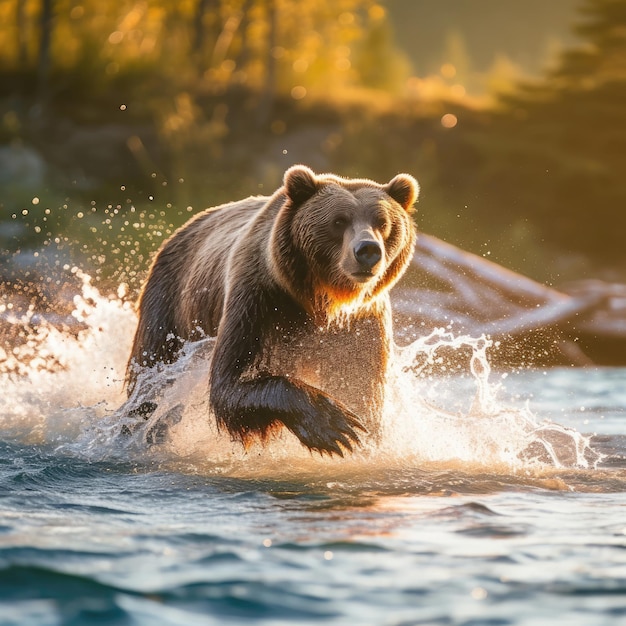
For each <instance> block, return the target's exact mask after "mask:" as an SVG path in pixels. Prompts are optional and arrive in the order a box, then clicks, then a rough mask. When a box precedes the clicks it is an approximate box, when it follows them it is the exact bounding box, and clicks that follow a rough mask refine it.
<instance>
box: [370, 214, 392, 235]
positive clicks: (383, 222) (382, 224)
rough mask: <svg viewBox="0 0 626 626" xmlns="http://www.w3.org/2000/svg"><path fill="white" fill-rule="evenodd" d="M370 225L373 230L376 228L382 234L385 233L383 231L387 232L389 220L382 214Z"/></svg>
mask: <svg viewBox="0 0 626 626" xmlns="http://www.w3.org/2000/svg"><path fill="white" fill-rule="evenodd" d="M372 226H373V227H374V230H377V231H378V232H380V233H382V234H383V235H385V233H387V234H389V222H388V221H387V219H386V218H385V217H383V216H380V217H377V218H376V219H375V220H374V223H373V224H372Z"/></svg>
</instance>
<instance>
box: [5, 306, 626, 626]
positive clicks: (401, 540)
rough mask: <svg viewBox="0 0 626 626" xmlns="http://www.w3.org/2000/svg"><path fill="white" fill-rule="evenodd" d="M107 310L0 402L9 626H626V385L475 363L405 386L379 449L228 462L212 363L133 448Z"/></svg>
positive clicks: (55, 344)
mask: <svg viewBox="0 0 626 626" xmlns="http://www.w3.org/2000/svg"><path fill="white" fill-rule="evenodd" d="M92 296H93V297H92V299H91V300H89V299H87V300H85V301H84V302H82V304H81V303H79V305H80V306H79V309H81V311H82V316H79V317H81V319H83V320H87V322H88V326H89V328H88V330H87V331H85V332H84V333H82V334H79V336H78V337H75V336H72V335H64V334H63V333H60V334H59V333H54V332H52V331H47V332H44V333H42V332H40V331H38V332H39V334H36V333H35V331H33V333H35V334H33V335H32V337H31V338H30V341H31V346H30V348H28V350H26V348H24V349H20V350H17V351H16V352H15V353H14V355H13V357H14V359H15V360H14V362H12V364H11V363H10V364H11V367H8V368H7V372H6V373H4V374H3V375H2V378H1V380H0V382H1V383H2V389H3V391H4V393H3V397H2V398H1V399H0V624H2V625H9V624H10V625H19V626H30V625H60V624H67V625H70V624H71V625H82V624H111V625H112V624H116V625H117V624H120V625H133V626H135V625H146V626H148V625H150V626H152V625H156V626H158V625H196V624H197V625H212V624H220V625H222V624H265V625H268V626H269V625H278V624H281V625H282V624H329V625H330V624H332V625H335V624H336V625H340V624H345V625H354V624H359V625H360V624H362V625H370V624H371V625H388V626H409V625H417V624H429V625H430V624H433V625H435V624H436V625H452V624H455V625H456V624H459V625H461V624H463V625H467V626H469V625H483V624H484V625H494V626H495V625H505V624H507V625H508V624H511V625H529V626H530V625H532V626H537V625H542V626H543V625H546V624H550V625H557V624H559V625H560V624H563V625H567V626H572V625H574V626H576V625H581V626H582V625H585V626H587V625H590V624H593V625H594V626H602V625H618V624H626V469H625V468H626V463H624V458H623V455H624V454H625V451H626V443H624V441H625V440H626V384H625V383H626V370H624V369H585V370H582V369H554V370H541V371H539V370H531V371H522V372H499V371H492V372H490V371H489V370H488V365H487V366H485V363H484V362H483V361H482V358H483V356H482V355H481V353H480V350H481V345H478V344H477V345H478V348H477V349H478V354H477V356H476V358H477V359H478V361H477V362H475V363H473V364H467V367H466V368H465V370H464V371H459V370H458V368H457V369H456V370H455V373H454V374H450V373H449V372H450V369H451V368H445V369H444V370H443V371H442V373H440V374H438V373H437V372H433V371H432V370H428V372H426V370H420V368H419V367H417V368H413V369H412V370H410V371H409V370H407V368H406V367H405V368H402V367H401V368H399V373H398V379H397V380H396V381H395V383H394V384H395V386H396V389H395V390H392V391H391V392H390V395H391V396H392V397H393V401H392V406H391V408H390V410H389V411H388V413H389V421H390V427H389V429H388V432H387V434H386V443H385V444H384V445H383V446H382V449H380V450H377V449H366V450H364V451H362V452H359V453H357V454H356V455H354V456H353V457H352V458H349V459H348V458H346V459H343V460H342V459H328V458H324V459H321V458H319V457H317V456H311V455H309V454H308V453H306V452H304V451H303V450H302V449H301V448H300V447H299V446H298V445H297V443H294V442H293V441H291V440H289V439H288V438H282V439H279V440H277V441H275V442H272V443H270V444H269V446H268V447H266V448H263V447H261V446H259V447H255V448H252V449H251V450H249V451H247V452H246V451H243V450H241V449H240V448H239V447H237V446H234V445H232V444H230V442H228V441H225V440H224V439H223V438H222V439H220V436H219V434H218V433H215V431H214V429H213V427H212V426H211V424H210V422H209V420H207V419H206V411H205V410H204V409H205V407H203V405H202V397H203V394H205V392H206V389H205V387H204V383H203V380H204V378H203V377H204V369H203V366H202V363H203V354H204V352H203V350H204V348H207V346H204V347H202V346H200V347H199V348H198V351H197V352H196V353H194V354H192V355H190V358H189V360H188V361H187V362H185V363H184V367H183V366H181V370H180V371H179V372H178V373H179V374H180V382H177V383H176V384H175V385H174V386H173V387H172V388H171V389H168V390H166V392H164V393H165V397H164V400H163V405H164V407H165V408H164V414H163V415H162V416H161V418H159V419H166V418H167V412H168V411H171V410H173V409H174V408H177V407H178V408H180V411H179V414H182V420H181V421H179V422H176V423H175V424H174V426H173V427H172V429H171V430H170V431H169V434H168V436H167V438H166V439H165V441H164V442H163V443H161V444H159V445H156V446H149V445H147V444H146V442H145V440H144V439H142V435H141V433H140V432H139V433H138V434H137V435H136V436H133V437H131V438H126V439H124V438H123V437H120V436H119V427H118V426H119V420H120V416H119V413H118V412H117V408H118V407H119V405H120V404H121V403H122V402H123V393H122V389H121V378H122V376H123V362H124V359H125V355H126V354H127V348H128V342H129V341H130V336H131V334H132V325H133V321H134V320H133V315H132V312H131V311H130V310H129V308H128V307H126V308H125V307H124V306H122V304H120V303H119V302H116V301H114V300H113V299H106V298H100V297H99V296H98V295H97V294H96V295H95V296H94V295H93V294H92ZM94 302H95V303H94ZM81 307H82V308H81ZM474 347H475V348H476V346H474ZM209 348H210V346H209ZM29 350H30V352H29ZM418 352H420V353H421V354H423V353H424V350H423V346H422V347H421V348H420V350H418ZM29 355H30V356H29ZM33 355H35V357H33ZM5 356H7V355H5ZM13 357H11V358H13ZM11 358H9V356H7V358H6V359H5V362H8V361H10V360H11ZM425 358H426V357H425ZM37 359H39V360H37ZM50 360H52V361H54V362H55V363H57V364H58V363H59V362H61V365H62V368H61V370H59V371H57V370H55V368H54V367H48V366H47V365H46V363H47V362H48V361H50ZM485 367H486V369H485ZM472 370H473V372H474V373H473V374H472ZM444 371H445V372H447V374H445V373H443V372H444ZM171 373H172V372H165V373H159V374H155V376H156V377H157V382H159V379H158V377H159V376H163V377H164V378H162V379H160V380H162V381H164V380H165V377H167V376H169V375H170V374H171ZM487 379H488V380H487ZM422 399H423V402H422ZM594 433H595V434H596V436H595V438H594V437H592V438H590V439H588V438H585V437H583V436H582V435H583V434H585V435H592V434H594ZM528 450H531V453H529V454H525V451H528ZM537 450H539V453H537ZM546 455H547V456H546Z"/></svg>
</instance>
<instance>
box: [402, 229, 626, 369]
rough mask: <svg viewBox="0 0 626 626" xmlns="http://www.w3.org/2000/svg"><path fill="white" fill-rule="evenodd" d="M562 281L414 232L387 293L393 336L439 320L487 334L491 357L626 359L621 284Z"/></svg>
mask: <svg viewBox="0 0 626 626" xmlns="http://www.w3.org/2000/svg"><path fill="white" fill-rule="evenodd" d="M566 287H567V289H566V290H563V291H560V290H557V289H554V288H552V287H549V286H547V285H543V284H541V283H538V282H536V281H534V280H532V279H530V278H528V277H527V276H523V275H521V274H517V273H516V272H513V271H512V270H509V269H507V268H504V267H502V266H500V265H498V264H496V263H494V262H492V261H489V260H488V259H485V258H483V257H480V256H478V255H475V254H472V253H470V252H467V251H465V250H461V249H459V248H456V247H455V246H453V245H451V244H449V243H446V242H444V241H442V240H440V239H437V238H436V237H432V236H430V235H420V237H419V239H418V244H417V248H416V251H415V255H414V258H413V260H412V263H411V266H410V268H409V271H408V272H407V274H406V276H405V278H404V279H403V281H402V282H401V284H400V285H399V286H398V288H397V289H396V290H395V292H394V294H393V296H392V298H393V305H394V315H395V320H396V328H398V329H399V330H398V333H397V334H398V338H399V339H400V340H402V339H404V340H405V341H409V340H411V338H412V337H414V336H415V334H416V332H417V331H418V330H419V329H422V330H423V331H424V332H430V331H431V330H432V329H433V328H436V327H444V328H450V329H451V330H452V331H453V332H457V333H459V334H461V333H462V334H469V335H472V336H476V337H478V336H481V335H483V334H484V335H486V336H489V337H490V338H491V339H493V340H494V342H495V343H496V344H497V345H499V346H500V355H499V356H498V355H495V356H494V359H495V360H502V361H504V362H506V364H507V365H513V366H515V365H519V364H532V365H590V364H593V363H598V364H609V363H610V364H624V365H626V285H616V284H606V283H603V282H601V281H580V282H576V283H572V284H570V285H568V286H566ZM499 357H500V358H499Z"/></svg>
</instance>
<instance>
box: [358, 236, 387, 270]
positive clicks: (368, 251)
mask: <svg viewBox="0 0 626 626" xmlns="http://www.w3.org/2000/svg"><path fill="white" fill-rule="evenodd" d="M354 256H355V258H356V260H357V261H358V262H359V265H360V266H361V267H363V268H365V269H367V270H371V269H372V268H373V267H374V265H376V263H378V262H379V261H380V259H381V258H382V256H383V255H382V251H381V249H380V246H379V245H378V243H377V242H376V241H359V243H358V244H357V245H356V246H355V247H354Z"/></svg>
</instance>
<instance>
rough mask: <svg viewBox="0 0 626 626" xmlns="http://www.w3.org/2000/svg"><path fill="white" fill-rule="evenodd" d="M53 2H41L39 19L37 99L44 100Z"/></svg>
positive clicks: (47, 77)
mask: <svg viewBox="0 0 626 626" xmlns="http://www.w3.org/2000/svg"><path fill="white" fill-rule="evenodd" d="M53 7H54V2H53V0H41V12H40V17H39V54H38V60H37V78H38V87H39V97H40V99H41V100H45V99H47V97H48V81H49V77H50V66H51V62H52V61H51V58H50V55H51V43H52V27H53V24H52V17H53V16H52V12H53Z"/></svg>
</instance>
